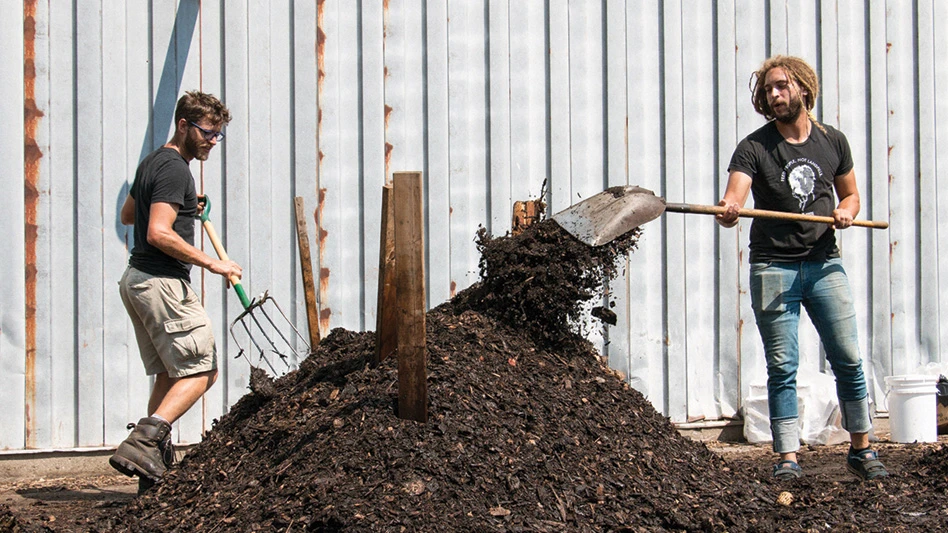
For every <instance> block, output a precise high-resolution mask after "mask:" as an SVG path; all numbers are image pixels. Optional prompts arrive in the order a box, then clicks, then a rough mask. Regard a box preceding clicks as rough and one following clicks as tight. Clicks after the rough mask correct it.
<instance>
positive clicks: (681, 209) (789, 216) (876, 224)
mask: <svg viewBox="0 0 948 533" xmlns="http://www.w3.org/2000/svg"><path fill="white" fill-rule="evenodd" d="M665 211H672V212H675V213H697V214H701V215H719V214H722V213H724V212H725V211H727V209H726V208H724V207H723V206H719V205H694V204H672V203H666V204H665ZM738 216H740V217H744V218H769V219H774V220H795V221H798V222H819V223H821V224H834V223H835V222H836V221H835V220H833V217H821V216H817V215H801V214H799V213H785V212H783V211H766V210H764V209H741V210H740V211H738ZM853 226H861V227H864V228H873V229H886V228H888V227H889V223H888V222H881V221H875V220H853Z"/></svg>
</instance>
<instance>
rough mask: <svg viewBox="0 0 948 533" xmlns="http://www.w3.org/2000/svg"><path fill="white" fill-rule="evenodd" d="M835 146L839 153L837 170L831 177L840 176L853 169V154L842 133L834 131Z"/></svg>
mask: <svg viewBox="0 0 948 533" xmlns="http://www.w3.org/2000/svg"><path fill="white" fill-rule="evenodd" d="M836 146H837V148H836V149H837V150H838V151H839V168H837V169H836V173H835V174H833V176H842V175H843V174H846V173H848V172H849V171H850V170H852V169H853V167H854V166H855V163H853V152H852V150H851V149H850V147H849V140H848V139H847V138H846V135H844V134H843V132H841V131H839V130H836Z"/></svg>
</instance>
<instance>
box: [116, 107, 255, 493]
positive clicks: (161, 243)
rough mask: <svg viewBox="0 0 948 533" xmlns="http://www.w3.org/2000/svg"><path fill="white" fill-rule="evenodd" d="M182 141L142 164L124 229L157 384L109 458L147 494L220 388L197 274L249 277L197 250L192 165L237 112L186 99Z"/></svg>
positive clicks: (123, 287)
mask: <svg viewBox="0 0 948 533" xmlns="http://www.w3.org/2000/svg"><path fill="white" fill-rule="evenodd" d="M174 118H175V130H174V135H173V136H172V137H171V140H169V141H168V142H167V143H165V144H164V145H163V146H162V147H161V148H158V149H157V150H155V151H154V152H152V153H150V154H149V155H147V156H146V157H145V159H143V160H142V162H141V163H140V164H139V166H138V170H137V172H136V173H135V181H134V182H133V183H132V188H131V190H130V191H129V194H128V197H127V198H126V199H125V204H124V205H123V206H122V210H121V213H120V218H121V221H122V223H123V224H126V225H134V237H135V242H134V247H133V248H132V251H131V256H130V257H129V262H128V268H127V269H126V271H125V274H124V275H123V276H122V279H121V281H120V282H119V292H120V293H121V296H122V302H123V303H124V304H125V309H126V310H127V311H128V315H129V317H130V318H131V320H132V325H133V326H134V328H135V337H136V339H137V340H138V347H139V351H140V352H141V358H142V363H143V364H144V366H145V373H146V374H147V375H149V376H154V377H155V384H154V388H153V389H152V392H151V396H150V397H149V399H148V416H146V417H144V418H142V419H141V420H139V421H138V423H137V424H129V428H130V429H132V432H131V433H130V434H129V436H128V438H127V439H125V441H123V442H122V443H121V444H120V445H119V446H118V449H117V450H116V451H115V454H114V455H113V456H112V457H111V458H110V459H109V463H110V464H111V465H112V466H113V467H114V468H115V469H116V470H118V471H120V472H122V473H123V474H125V475H128V476H138V477H139V492H142V491H144V490H147V489H148V488H150V487H151V486H152V485H154V483H155V482H157V481H158V480H160V479H161V476H162V475H163V474H164V472H165V471H166V470H167V469H168V467H170V466H171V464H172V463H173V461H174V450H173V448H172V446H171V424H173V423H174V421H175V420H177V419H178V418H180V417H181V416H182V415H183V414H184V413H186V412H187V411H188V410H189V409H190V408H191V407H192V406H193V405H194V404H195V403H196V402H197V401H198V400H199V399H200V398H201V396H202V395H203V394H204V393H205V392H207V390H208V389H210V387H211V386H212V385H213V384H214V381H215V380H216V379H217V350H216V347H215V345H214V334H213V332H212V330H211V322H210V319H209V318H208V316H207V312H206V311H205V310H204V306H203V305H202V304H201V300H200V298H199V297H198V295H197V294H196V293H195V292H194V290H193V289H192V288H191V284H190V282H191V276H190V272H191V265H197V266H199V267H201V268H206V269H208V270H210V271H211V272H213V273H215V274H220V275H221V276H223V277H224V278H225V279H227V278H228V277H229V276H237V277H238V278H240V277H241V268H240V265H238V264H237V263H235V262H233V261H221V260H218V259H215V258H213V257H211V256H209V255H208V254H206V253H204V252H203V251H202V250H201V249H199V248H196V247H195V246H194V224H195V218H196V217H197V216H199V215H200V213H201V211H202V210H203V207H204V206H203V202H202V201H201V199H200V198H199V197H198V195H197V191H196V189H195V185H194V177H193V176H192V175H191V170H190V168H189V166H188V165H189V163H190V162H191V161H192V160H193V159H197V160H198V161H205V160H206V159H207V156H208V154H209V153H210V151H211V149H212V148H214V146H216V145H217V143H219V142H220V141H221V140H222V139H223V138H224V134H223V133H222V132H221V129H222V128H223V127H224V126H226V125H227V123H228V122H230V112H229V111H228V110H227V108H226V107H225V106H224V104H222V103H221V101H220V100H218V99H217V98H216V97H214V96H213V95H210V94H205V93H202V92H199V91H190V92H187V93H185V94H184V96H182V97H181V98H180V99H179V100H178V104H177V107H176V108H175V117H174Z"/></svg>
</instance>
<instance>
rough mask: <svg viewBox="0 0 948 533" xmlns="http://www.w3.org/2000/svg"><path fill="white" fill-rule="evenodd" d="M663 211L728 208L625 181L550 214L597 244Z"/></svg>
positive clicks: (877, 225) (758, 213) (755, 213)
mask: <svg viewBox="0 0 948 533" xmlns="http://www.w3.org/2000/svg"><path fill="white" fill-rule="evenodd" d="M666 211H672V212H676V213H696V214H701V215H718V214H721V213H724V212H725V211H727V209H726V208H725V207H723V206H718V205H692V204H673V203H666V202H665V199H664V198H661V197H659V196H655V193H653V192H652V191H650V190H648V189H643V188H642V187H637V186H633V185H625V186H622V187H609V188H608V189H606V190H604V191H602V192H601V193H599V194H596V195H594V196H590V197H589V198H587V199H585V200H583V201H582V202H579V203H577V204H574V205H572V206H570V207H567V208H566V209H564V210H562V211H560V212H559V213H557V214H555V215H553V220H554V221H556V223H557V224H559V225H560V226H561V227H562V228H563V229H565V230H566V231H567V232H569V233H570V234H571V235H572V236H574V237H576V238H577V239H579V240H580V241H582V242H584V243H586V244H588V245H589V246H600V245H603V244H606V243H609V242H612V240H613V239H615V238H616V237H618V236H620V235H623V234H625V233H626V232H628V231H631V230H632V229H634V228H637V227H639V226H641V225H642V224H645V223H646V222H650V221H652V220H655V219H656V218H658V217H659V216H661V214H662V213H664V212H666ZM738 216H740V217H745V218H766V219H773V220H794V221H798V222H818V223H821V224H833V223H835V220H833V217H824V216H817V215H802V214H799V213H785V212H783V211H765V210H763V209H741V210H740V211H739V212H738ZM853 226H862V227H866V228H874V229H886V228H888V227H889V223H888V222H877V221H873V220H854V221H853Z"/></svg>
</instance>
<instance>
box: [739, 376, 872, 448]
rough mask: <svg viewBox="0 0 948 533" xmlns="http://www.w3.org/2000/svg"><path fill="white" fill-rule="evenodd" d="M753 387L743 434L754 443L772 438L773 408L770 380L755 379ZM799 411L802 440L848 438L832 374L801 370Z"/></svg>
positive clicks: (834, 441) (837, 441)
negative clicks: (771, 415) (771, 409)
mask: <svg viewBox="0 0 948 533" xmlns="http://www.w3.org/2000/svg"><path fill="white" fill-rule="evenodd" d="M750 390H751V393H750V396H749V397H748V398H746V399H745V400H744V438H746V439H747V442H750V443H751V444H759V443H766V442H773V436H772V435H771V433H770V408H769V407H768V406H767V383H766V381H764V382H755V383H752V384H751V386H750ZM871 407H872V406H870V408H871ZM797 411H798V415H799V424H800V440H801V441H802V442H803V443H804V444H813V445H821V444H840V443H843V442H849V433H848V432H846V430H844V429H843V428H842V426H841V421H842V418H841V416H840V411H839V401H838V400H837V398H836V379H835V378H834V377H833V376H831V375H827V374H824V373H822V372H812V371H807V370H801V371H800V372H799V373H798V374H797Z"/></svg>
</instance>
